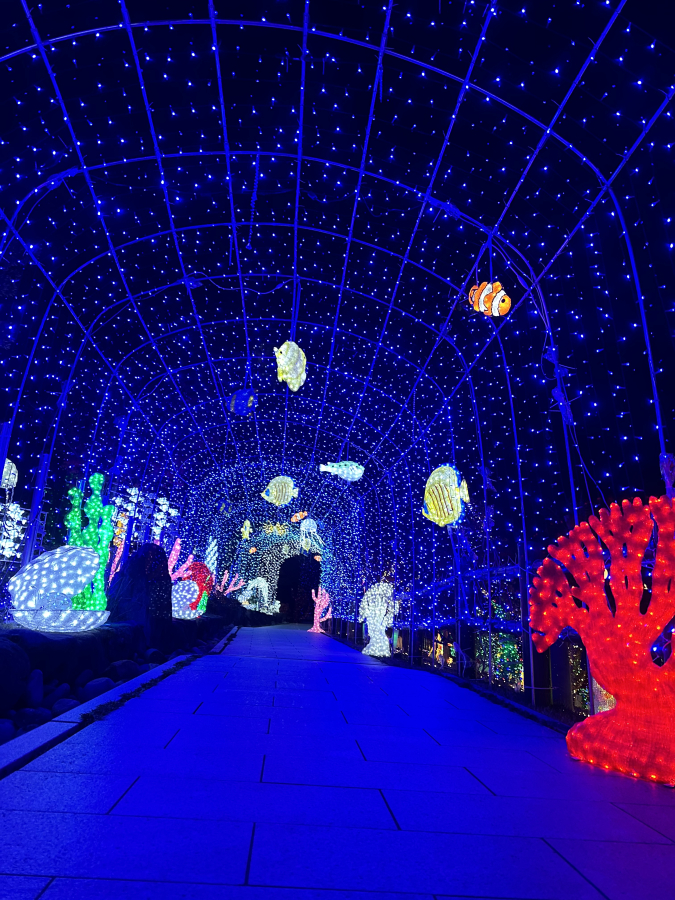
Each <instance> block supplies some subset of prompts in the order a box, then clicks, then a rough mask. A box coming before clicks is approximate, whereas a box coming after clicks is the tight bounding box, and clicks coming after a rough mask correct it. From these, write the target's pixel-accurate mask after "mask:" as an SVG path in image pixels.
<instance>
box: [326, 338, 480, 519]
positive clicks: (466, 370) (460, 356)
mask: <svg viewBox="0 0 675 900" xmlns="http://www.w3.org/2000/svg"><path fill="white" fill-rule="evenodd" d="M443 337H444V335H443V332H441V334H440V335H439V338H438V341H437V344H436V345H435V346H437V345H438V343H440V341H441V340H442V339H443ZM445 340H446V341H447V342H448V343H449V344H450V346H451V347H452V348H453V349H454V351H455V353H456V354H457V359H458V360H459V362H460V363H461V367H462V369H463V370H464V375H462V376H461V377H460V380H459V382H458V384H457V385H456V387H459V385H461V384H462V383H463V382H464V380H465V379H466V380H467V381H468V384H469V392H470V397H471V405H472V408H473V414H474V422H475V423H476V427H477V429H478V432H477V437H478V443H479V449H480V456H481V467H482V468H483V469H484V468H485V463H484V459H483V449H482V446H483V445H482V437H481V433H480V418H479V415H478V407H477V404H476V395H475V392H474V388H473V381H472V380H471V374H470V372H469V366H468V365H467V362H466V360H465V359H464V354H463V353H462V352H461V351H460V350H459V349H458V348H457V346H456V344H455V343H454V341H451V340H450V338H449V337H448V336H447V335H445ZM432 352H433V350H432ZM427 362H428V361H427ZM425 369H426V364H425V366H423V367H418V371H419V373H420V375H418V378H417V381H416V382H415V384H414V385H413V390H412V391H411V393H410V396H412V395H413V393H414V392H415V390H416V388H417V385H418V384H419V382H420V379H421V376H422V375H423V374H426V373H425ZM432 380H433V379H432ZM455 393H456V391H455V390H454V389H453V392H452V394H451V395H450V396H448V395H447V394H445V393H443V392H442V397H443V403H442V404H441V406H440V408H439V409H438V411H437V412H436V415H435V416H434V417H433V418H432V419H431V420H430V421H429V423H427V427H426V428H422V427H421V426H420V438H418V439H417V440H415V439H413V441H412V442H411V443H410V444H409V446H408V447H407V449H406V450H405V451H403V453H402V454H401V456H400V457H399V459H398V460H396V462H394V463H392V465H391V467H390V468H394V467H395V466H396V465H398V463H399V462H401V460H402V459H403V458H404V457H405V456H407V454H408V453H409V452H410V451H411V450H412V448H413V447H414V446H415V445H416V444H417V442H418V440H419V439H421V438H422V437H423V436H424V441H425V447H426V435H427V433H428V431H429V430H430V427H431V425H432V424H433V423H434V422H435V421H436V419H437V418H438V417H439V416H440V415H441V413H442V412H443V411H444V410H445V409H447V410H448V411H449V412H451V411H450V406H449V401H450V400H451V399H452V397H453V396H454V395H455ZM410 396H409V398H408V400H406V401H405V404H399V405H400V406H401V409H400V410H399V413H398V415H397V417H396V419H395V421H398V418H399V417H400V415H401V413H402V411H403V410H404V409H406V408H407V405H408V402H409V399H410ZM392 427H393V425H391V426H390V427H389V428H388V429H387V431H386V432H385V438H386V439H389V433H390V432H391V429H392ZM381 444H382V442H380V444H377V445H376V447H375V449H374V450H373V451H372V453H371V455H370V456H369V457H368V460H367V461H368V462H370V460H371V459H373V457H374V455H375V453H376V452H377V451H378V450H379V448H380V446H381ZM427 460H428V451H427ZM382 480H383V479H382V478H380V481H379V482H377V484H375V485H371V487H370V488H369V489H368V491H371V490H374V489H375V488H377V487H378V486H379V484H381V483H382ZM486 487H487V479H486V476H485V472H484V471H483V489H484V491H485V489H486ZM368 491H366V492H365V493H368ZM331 508H332V507H331ZM329 512H330V510H329Z"/></svg>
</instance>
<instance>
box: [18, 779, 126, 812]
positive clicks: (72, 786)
mask: <svg viewBox="0 0 675 900" xmlns="http://www.w3.org/2000/svg"><path fill="white" fill-rule="evenodd" d="M133 783H134V778H133V777H132V776H131V775H101V774H95V775H92V774H79V773H72V772H27V771H26V770H25V769H24V770H23V771H19V772H14V773H13V774H11V775H9V776H8V777H7V778H5V779H3V780H2V781H0V809H22V810H34V811H36V812H41V811H44V812H71V813H100V814H105V813H107V812H108V811H109V810H110V808H111V807H112V806H113V805H114V804H115V803H116V802H117V801H118V800H119V799H120V797H121V796H122V795H123V794H124V793H125V792H126V791H128V790H129V788H130V787H131V785H132V784H133Z"/></svg>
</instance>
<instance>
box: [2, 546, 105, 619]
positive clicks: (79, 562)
mask: <svg viewBox="0 0 675 900" xmlns="http://www.w3.org/2000/svg"><path fill="white" fill-rule="evenodd" d="M99 561H100V560H99V555H98V553H96V551H95V550H92V549H91V548H89V547H73V546H66V547H58V548H57V549H56V550H50V551H49V552H47V553H43V554H42V555H41V556H38V557H37V558H36V559H34V560H32V561H31V562H29V563H28V564H27V565H25V566H24V567H23V568H22V569H20V570H19V571H18V572H17V573H16V575H14V576H13V577H12V578H10V579H9V584H8V587H9V594H10V597H11V598H12V610H11V611H12V618H13V619H14V621H15V622H16V623H17V624H18V625H23V627H24V628H30V629H31V630H33V631H89V630H90V629H91V628H96V627H98V626H99V625H103V624H105V622H106V621H107V620H108V616H109V615H110V613H109V612H108V611H107V610H105V609H103V610H100V609H73V608H72V607H73V597H76V596H77V595H79V594H80V593H81V592H82V591H83V590H84V589H85V588H86V587H87V586H89V585H90V584H91V582H92V580H93V579H94V577H95V575H96V573H97V572H98V570H99Z"/></svg>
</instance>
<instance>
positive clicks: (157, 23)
mask: <svg viewBox="0 0 675 900" xmlns="http://www.w3.org/2000/svg"><path fill="white" fill-rule="evenodd" d="M213 22H215V24H216V25H231V26H233V27H236V28H242V27H243V28H269V29H277V30H280V31H293V32H298V33H301V32H302V30H303V29H302V28H301V27H300V26H297V25H286V24H284V23H275V22H267V21H265V22H256V21H253V20H243V19H222V18H217V17H216V18H215V19H154V20H151V19H148V20H146V21H144V22H132V23H131V27H132V28H153V27H163V26H167V25H169V26H174V25H210V24H212V23H213ZM119 28H120V26H119V25H107V26H103V27H101V28H88V29H85V30H83V31H78V32H73V33H71V34H65V35H59V36H58V37H55V38H50V39H49V40H48V41H44V45H45V46H50V45H52V44H58V43H62V42H63V41H73V40H76V39H77V38H82V37H89V36H90V35H92V34H93V35H99V34H104V33H106V32H116V31H119ZM311 35H312V36H313V37H322V38H328V39H329V40H334V41H338V42H339V43H345V44H351V45H352V46H356V47H360V48H362V49H365V50H371V51H373V52H375V51H376V50H377V49H378V48H377V45H376V44H372V43H369V42H368V41H359V40H357V39H356V38H350V37H347V36H346V35H343V34H334V33H332V32H329V31H319V30H316V29H314V28H312V30H311ZM36 49H37V45H36V44H30V45H28V46H26V47H22V48H21V49H20V50H15V51H12V52H10V53H7V54H5V55H4V56H0V63H2V62H5V61H6V60H9V59H13V58H14V57H15V56H20V55H21V54H23V53H30V51H31V50H36ZM384 55H385V56H387V57H391V58H392V59H398V60H401V62H404V63H407V64H409V65H412V66H415V67H416V68H418V69H423V70H424V71H427V72H433V73H434V74H436V75H440V76H441V77H443V78H447V79H448V80H449V81H455V82H457V83H460V84H461V82H462V78H461V77H460V76H458V75H453V74H452V73H451V72H446V71H445V70H444V69H441V68H439V67H438V66H433V65H431V64H430V63H425V62H424V61H423V60H420V59H415V58H414V57H412V56H407V55H406V54H404V53H397V52H396V51H394V50H387V49H386V48H385V52H384ZM471 90H472V91H475V92H476V93H478V94H480V95H481V96H483V97H485V98H487V99H488V100H489V101H490V102H493V101H494V102H495V103H497V104H498V105H499V106H503V107H505V108H506V109H508V110H510V111H511V112H513V113H516V115H518V116H521V117H522V118H523V119H525V120H526V121H528V122H530V123H531V124H532V125H535V126H536V127H537V128H540V129H542V130H545V129H546V125H544V123H543V122H540V121H539V120H538V119H536V118H535V117H534V116H532V115H530V114H529V113H526V112H525V111H524V110H522V109H520V108H519V107H518V106H515V105H514V104H513V103H509V102H508V101H507V100H504V99H503V98H501V97H499V95H498V94H495V93H493V92H492V91H488V90H486V89H485V88H483V87H480V86H479V85H476V84H473V85H471ZM551 136H552V137H554V138H555V139H556V140H557V141H558V142H559V143H560V144H562V145H563V147H565V148H566V149H568V150H571V151H572V152H573V153H574V154H575V156H577V157H579V159H580V160H581V162H582V163H585V164H586V165H588V166H590V168H591V169H592V171H593V172H594V174H595V175H596V177H597V178H598V179H599V180H600V181H603V180H604V177H603V175H602V173H601V172H600V171H599V169H597V168H596V166H595V165H594V164H593V163H592V162H591V161H590V160H589V159H588V158H587V157H586V156H585V155H584V154H583V153H581V152H580V151H579V150H577V149H576V147H575V146H574V145H573V144H572V143H570V142H569V141H567V140H566V139H565V138H563V137H562V136H561V135H559V134H557V133H556V132H554V131H552V132H551ZM238 152H241V151H231V154H232V155H233V156H234V155H236V154H237V153H238ZM246 152H248V151H246ZM176 155H178V154H176ZM183 155H186V154H183ZM201 155H203V156H206V155H208V154H206V153H205V154H201ZM261 155H262V154H261ZM270 155H275V154H270ZM284 155H290V154H284ZM304 158H305V159H309V158H310V157H307V156H305V157H304ZM333 164H334V165H336V163H333Z"/></svg>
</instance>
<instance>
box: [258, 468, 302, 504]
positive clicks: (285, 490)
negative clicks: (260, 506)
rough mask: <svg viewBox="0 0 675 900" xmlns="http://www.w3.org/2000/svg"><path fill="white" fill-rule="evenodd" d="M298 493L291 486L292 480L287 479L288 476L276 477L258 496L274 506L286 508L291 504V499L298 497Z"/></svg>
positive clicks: (293, 486)
mask: <svg viewBox="0 0 675 900" xmlns="http://www.w3.org/2000/svg"><path fill="white" fill-rule="evenodd" d="M298 493H299V489H298V488H296V487H295V485H294V484H293V479H292V478H289V477H288V475H277V477H276V478H273V479H272V480H271V481H270V483H269V484H268V485H267V487H266V488H265V490H264V491H263V492H262V494H261V495H260V496H261V497H262V498H263V500H267V502H268V503H273V504H274V505H275V506H286V505H287V504H288V503H290V502H291V498H293V497H297V496H298Z"/></svg>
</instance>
